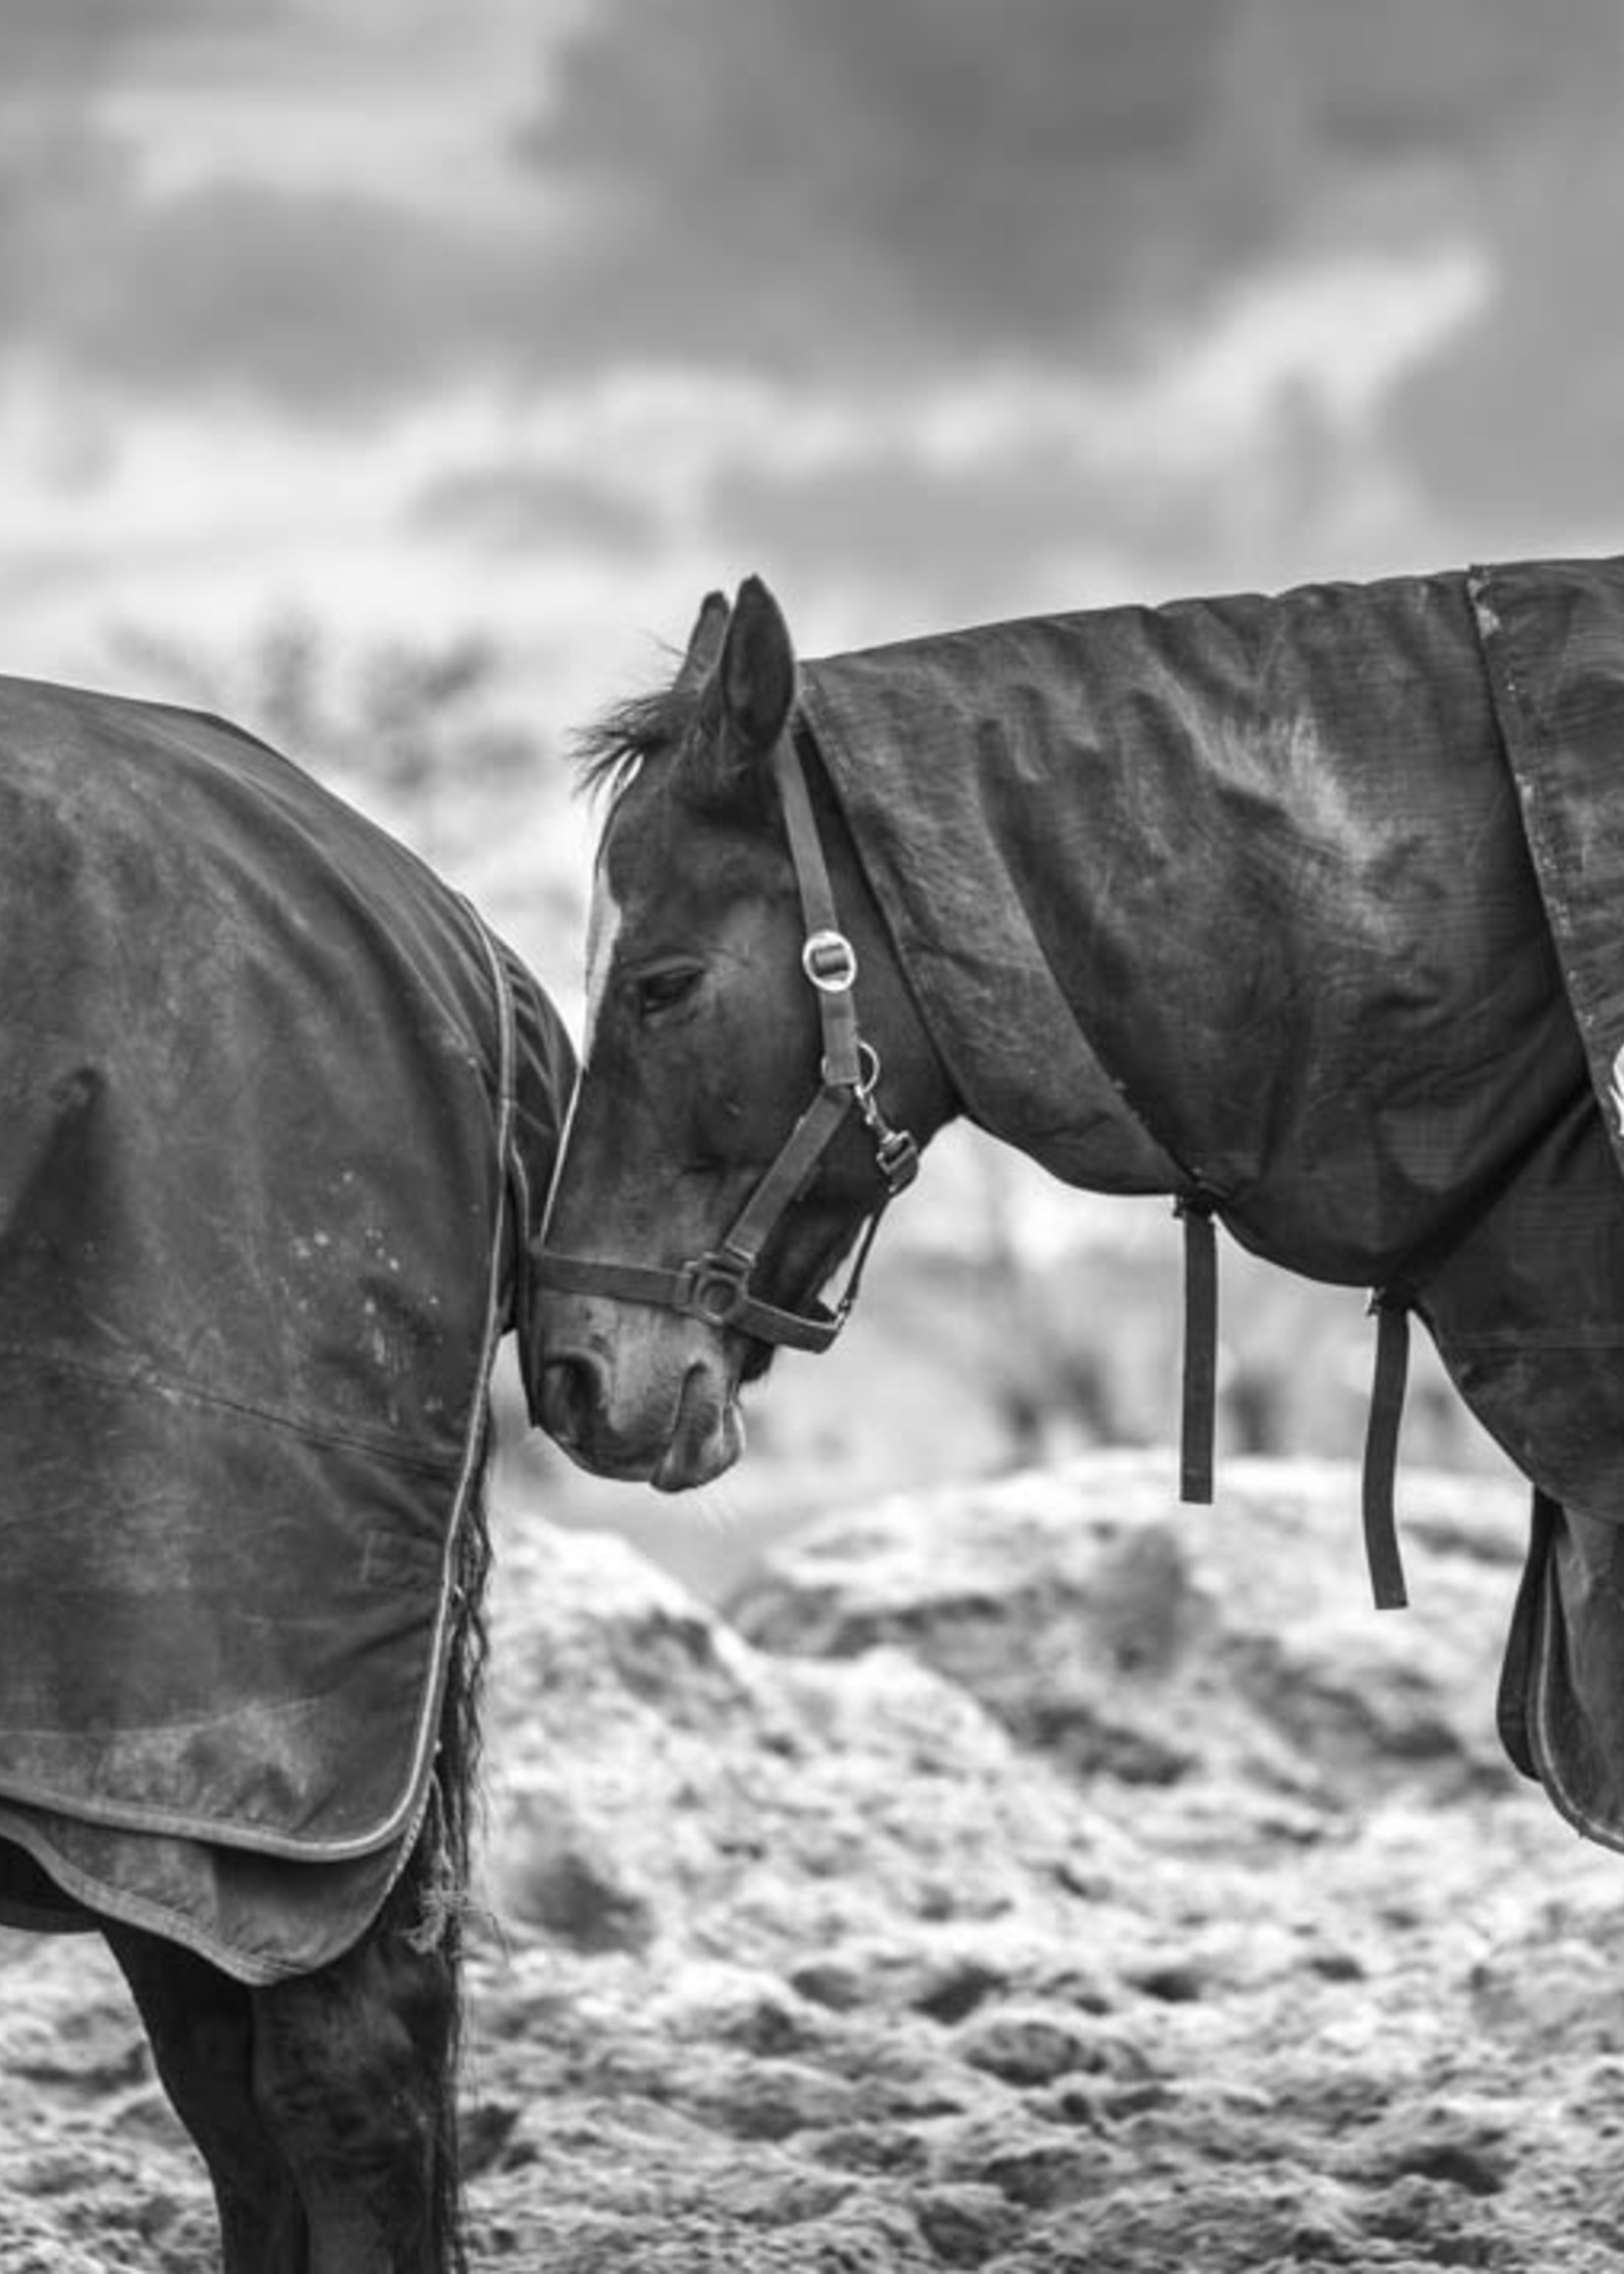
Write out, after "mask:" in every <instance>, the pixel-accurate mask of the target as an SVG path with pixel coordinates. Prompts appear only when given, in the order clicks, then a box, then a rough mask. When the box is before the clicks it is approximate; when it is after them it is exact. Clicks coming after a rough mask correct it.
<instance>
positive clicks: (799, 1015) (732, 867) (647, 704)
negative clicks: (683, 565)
mask: <svg viewBox="0 0 1624 2274" xmlns="http://www.w3.org/2000/svg"><path fill="white" fill-rule="evenodd" d="M795 683H796V673H795V657H794V651H793V648H792V646H791V644H790V639H789V634H788V631H787V629H786V628H785V625H784V621H783V616H782V614H781V613H780V612H779V609H778V606H777V604H776V602H775V601H774V599H773V597H772V595H771V594H770V593H769V592H768V590H767V588H766V586H765V585H764V584H762V583H761V582H760V581H759V580H757V579H755V578H749V579H747V580H746V581H745V583H744V584H742V585H741V586H740V588H739V591H738V595H737V598H736V600H735V602H734V604H733V606H732V607H731V608H730V609H729V607H728V606H727V604H726V602H725V600H724V599H723V597H722V596H721V595H720V594H713V595H712V596H711V597H710V598H709V599H708V600H707V601H706V603H705V605H704V608H703V609H702V611H701V612H700V616H699V620H698V622H697V624H696V625H695V628H694V632H693V636H692V639H691V641H690V643H689V647H688V651H687V655H686V657H685V659H684V661H683V664H682V667H681V670H680V671H678V673H677V676H676V679H675V681H674V683H673V684H672V685H671V686H670V687H669V688H667V690H665V691H664V692H663V693H661V694H659V695H656V696H654V697H652V698H649V699H646V700H644V701H641V702H637V703H633V704H630V705H626V706H623V707H622V708H621V709H620V710H618V711H617V712H615V713H614V714H613V715H611V717H610V718H609V719H608V720H606V721H605V722H604V723H603V725H602V726H601V727H600V728H599V729H595V730H594V732H593V733H592V734H591V735H590V736H589V737H588V738H587V740H586V745H585V757H586V765H587V771H588V774H589V777H590V778H592V779H593V780H594V781H596V782H597V783H599V784H601V785H603V786H605V787H608V789H609V797H610V801H609V812H608V816H607V820H606V823H605V827H604V831H603V835H602V839H601V842H600V845H599V848H598V853H597V859H596V864H595V873H594V888H593V900H592V909H591V916H590V920H589V926H588V944H587V1010H586V1031H585V1036H584V1046H583V1054H582V1072H581V1079H580V1084H579V1088H578V1090H577V1093H576V1098H575V1104H574V1109H573V1113H572V1116H571V1120H570V1126H569V1133H568V1137H567V1141H566V1144H565V1147H564V1153H563V1158H562V1163H561V1166H560V1169H559V1173H558V1178H557V1182H556V1185H555V1188H554V1192H553V1195H552V1200H551V1207H550V1211H549V1217H548V1225H547V1230H546V1233H545V1236H544V1241H543V1244H542V1247H541V1250H540V1253H539V1254H538V1255H537V1256H536V1257H535V1278H536V1282H537V1286H538V1290H539V1292H538V1296H537V1306H536V1313H535V1320H534V1327H535V1331H534V1334H533V1336H532V1338H531V1350H532V1354H533V1355H532V1371H531V1381H530V1393H531V1399H532V1404H533V1407H534V1410H535V1413H536V1416H537V1419H538V1420H539V1421H540V1422H541V1423H542V1425H543V1426H544V1427H545V1428H546V1429H548V1430H549V1431H550V1432H551V1435H552V1436H554V1437H555V1438H556V1439H557V1441H558V1442H559V1443H560V1444H561V1445H563V1446H564V1448H565V1449H566V1450H567V1451H568V1452H569V1453H570V1454H571V1455H572V1456H573V1457H574V1458H575V1459H576V1460H577V1461H579V1462H580V1463H581V1464H582V1466H583V1467H586V1468H589V1469H592V1470H595V1471H597V1472H598V1473H600V1474H602V1475H607V1476H614V1477H621V1478H628V1479H637V1480H646V1481H648V1482H650V1483H652V1484H654V1485H656V1486H658V1487H661V1488H662V1489H664V1490H667V1491H674V1490H679V1489H682V1488H684V1487H688V1486H691V1485H699V1484H704V1483H707V1482H708V1481H709V1480H710V1479H711V1478H713V1477H716V1476H718V1475H720V1474H721V1473H722V1471H723V1470H725V1469H726V1468H727V1467H729V1466H730V1464H731V1463H732V1462H733V1461H734V1460H735V1459H736V1458H737V1456H738V1454H739V1452H740V1451H741V1449H742V1445H743V1424H742V1420H741V1417H740V1413H739V1406H738V1393H739V1389H740V1386H741V1385H742V1384H743V1383H744V1382H746V1381H748V1380H751V1379H753V1378H755V1377H756V1376H758V1375H759V1374H761V1373H763V1372H764V1371H765V1370H766V1369H767V1367H768V1365H769V1364H770V1362H771V1359H772V1356H773V1352H774V1348H775V1346H776V1345H777V1344H778V1343H779V1342H783V1341H787V1342H790V1343H792V1344H798V1345H799V1346H801V1347H804V1348H821V1347H823V1346H824V1345H825V1344H826V1343H827V1341H828V1340H830V1339H831V1338H832V1336H833V1333H834V1331H835V1329H836V1327H837V1326H838V1324H839V1322H840V1320H841V1317H843V1311H844V1306H842V1307H841V1308H840V1309H838V1310H837V1311H836V1312H829V1311H826V1310H824V1309H823V1307H822V1306H821V1305H820V1304H818V1302H817V1301H816V1298H817V1296H818V1294H819V1291H820V1290H821V1289H822V1288H823V1287H824V1286H825V1285H826V1284H827V1283H828V1281H829V1280H830V1279H831V1277H832V1276H833V1275H834V1273H835V1272H836V1271H837V1270H838V1269H839V1268H840V1266H841V1263H842V1261H844V1260H845V1259H847V1258H848V1257H849V1256H850V1255H851V1254H852V1252H853V1250H854V1249H856V1250H859V1255H860V1245H859V1244H860V1243H864V1242H865V1238H866V1232H867V1231H869V1230H871V1229H872V1225H873V1222H874V1221H875V1220H877V1214H878V1211H879V1210H880V1209H881V1208H882V1207H883V1206H884V1204H885V1202H886V1200H887V1198H888V1197H889V1195H890V1193H891V1191H892V1190H894V1189H896V1188H897V1187H898V1186H899V1183H900V1182H901V1181H903V1179H904V1178H905V1176H906V1175H907V1174H908V1173H910V1172H911V1164H912V1160H913V1158H914V1156H915V1153H916V1147H917V1144H919V1143H923V1142H924V1141H925V1140H926V1139H927V1138H928V1137H930V1136H931V1135H932V1134H933V1133H934V1132H935V1130H937V1129H938V1128H939V1127H940V1126H941V1124H942V1123H943V1122H944V1121H945V1120H947V1119H948V1118H949V1117H950V1116H951V1114H952V1113H953V1112H954V1111H955V1101H954V1097H953V1094H952V1090H951V1088H950V1085H949V1082H948V1079H947V1077H946V1074H945V1073H944V1070H943V1068H942V1064H941V1062H940V1060H939V1058H938V1056H937V1054H936V1051H935V1049H934V1047H933V1046H932V1044H931V1042H930V1039H929V1037H928V1035H927V1034H926V1031H925V1028H924V1026H923V1024H922V1022H921V1020H920V1018H919V1015H918V1012H917V1010H916V1009H915V1007H914V1004H913V1000H912V997H911V995H910V994H909V991H908V988H907V986H906V984H905V982H904V980H903V977H902V973H901V970H900V968H899V963H898V961H897V956H896V952H895V950H894V948H893V946H892V943H891V941H890V939H889V937H888V934H887V931H886V928H885V924H884V922H883V919H882V917H881V914H880V910H879V907H878V905H877V904H876V903H875V900H874V897H873V894H872V892H871V890H870V888H869V887H868V885H867V883H866V882H865V880H864V878H863V874H862V870H861V867H860V865H859V862H858V859H857V855H856V849H855V846H854V845H853V843H852V841H851V838H850V835H849V832H848V831H847V829H846V827H845V825H844V823H843V821H842V820H841V816H840V813H839V810H838V808H837V806H836V804H835V801H834V797H833V794H832V792H831V791H830V789H829V787H828V786H827V784H826V783H825V781H824V780H823V778H822V775H821V772H820V770H819V769H818V768H817V767H816V766H815V765H813V766H811V767H809V768H807V767H805V765H804V758H803V755H802V753H801V751H799V750H798V749H797V742H798V741H800V740H801V739H802V738H801V737H798V736H797V731H796V722H795ZM809 872H818V873H816V874H812V875H811V877H810V882H809ZM820 875H821V880H822V881H821V883H820V882H819V876H820ZM904 1133H912V1135H911V1137H909V1136H908V1135H906V1134H904ZM849 1292H850V1290H848V1293H849Z"/></svg>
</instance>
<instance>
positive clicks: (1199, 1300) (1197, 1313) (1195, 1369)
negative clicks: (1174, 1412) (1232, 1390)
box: [1173, 1192, 1218, 1503]
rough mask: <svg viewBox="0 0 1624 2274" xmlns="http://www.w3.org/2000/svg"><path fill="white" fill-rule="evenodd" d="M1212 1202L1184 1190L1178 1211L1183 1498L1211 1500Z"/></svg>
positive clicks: (1214, 1407) (1214, 1405) (1214, 1401)
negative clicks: (1182, 1346) (1181, 1229)
mask: <svg viewBox="0 0 1624 2274" xmlns="http://www.w3.org/2000/svg"><path fill="white" fill-rule="evenodd" d="M1212 1208H1213V1203H1212V1201H1211V1200H1210V1199H1209V1198H1208V1196H1207V1195H1206V1194H1205V1193H1201V1192H1189V1193H1182V1194H1181V1195H1179V1197H1178V1199H1177V1200H1176V1201H1175V1202H1174V1204H1173V1212H1174V1214H1175V1215H1176V1216H1177V1217H1178V1218H1179V1219H1180V1221H1181V1222H1182V1223H1183V1225H1184V1228H1185V1373H1184V1410H1183V1414H1182V1417H1181V1423H1180V1451H1179V1497H1180V1499H1181V1500H1194V1501H1200V1502H1203V1503H1205V1502H1210V1500H1211V1498H1212V1445H1213V1432H1214V1427H1215V1423H1216V1417H1217V1411H1218V1243H1217V1238H1216V1236H1215V1234H1214V1230H1213V1223H1212Z"/></svg>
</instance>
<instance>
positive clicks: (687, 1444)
mask: <svg viewBox="0 0 1624 2274" xmlns="http://www.w3.org/2000/svg"><path fill="white" fill-rule="evenodd" d="M626 1359H627V1354H626V1352H625V1350H624V1347H623V1346H622V1348H621V1349H620V1350H619V1351H617V1353H616V1360H615V1361H614V1362H611V1361H609V1360H606V1359H605V1358H603V1357H601V1356H599V1355H597V1354H596V1353H592V1352H587V1351H584V1350H558V1351H556V1352H555V1353H554V1354H553V1355H551V1356H550V1357H548V1358H546V1359H545V1360H544V1361H543V1364H542V1366H541V1368H540V1370H539V1372H538V1376H537V1379H536V1382H535V1386H534V1393H533V1404H534V1413H535V1419H536V1420H537V1421H538V1422H539V1423H540V1424H541V1426H542V1428H543V1429H546V1431H547V1432H548V1434H549V1436H551V1437H552V1438H553V1439H554V1440H555V1442H556V1443H558V1444H559V1445H561V1446H562V1447H563V1449H564V1451H565V1452H566V1453H567V1454H568V1455H569V1457H570V1459H571V1460H572V1461H574V1462H575V1463H576V1464H577V1465H578V1466H579V1467H580V1468H583V1469H587V1470H589V1471H591V1473H592V1474H593V1475H594V1476H598V1477H609V1478H613V1479H616V1480H618V1481H620V1482H622V1483H626V1484H639V1485H652V1486H653V1487H655V1489H656V1490H657V1491H661V1492H685V1491H688V1490H689V1489H691V1488H692V1487H695V1486H698V1485H708V1484H710V1483H711V1482H712V1481H713V1480H714V1479H715V1478H717V1477H720V1476H722V1475H723V1473H724V1472H725V1470H727V1469H730V1468H731V1467H732V1465H733V1463H734V1462H735V1461H736V1460H737V1459H738V1457H739V1455H740V1453H741V1452H742V1451H743V1449H744V1421H743V1417H742V1415H741V1414H740V1412H739V1410H738V1401H737V1396H736V1394H735V1385H734V1384H733V1383H732V1381H731V1380H730V1379H729V1377H728V1375H727V1373H726V1371H725V1368H724V1367H723V1365H722V1364H721V1362H720V1359H717V1360H711V1359H709V1358H695V1359H691V1360H690V1361H689V1363H688V1364H687V1365H686V1366H685V1367H680V1368H674V1369H673V1368H671V1367H670V1366H668V1365H667V1366H660V1367H653V1368H650V1369H648V1370H646V1371H642V1370H639V1369H637V1368H636V1366H635V1365H628V1364H627V1363H626ZM640 1372H641V1373H642V1378H639V1376H640Z"/></svg>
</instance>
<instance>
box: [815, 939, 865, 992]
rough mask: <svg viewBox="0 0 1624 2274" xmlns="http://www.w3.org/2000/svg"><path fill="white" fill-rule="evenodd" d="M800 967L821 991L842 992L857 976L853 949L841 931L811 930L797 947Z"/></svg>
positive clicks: (845, 990)
mask: <svg viewBox="0 0 1624 2274" xmlns="http://www.w3.org/2000/svg"><path fill="white" fill-rule="evenodd" d="M801 969H802V970H803V971H804V972H805V973H806V975H807V977H808V978H809V979H810V980H811V982H812V984H813V986H814V987H816V988H817V990H818V992H819V993H820V994H822V995H844V994H847V993H849V992H850V990H851V988H852V986H853V985H854V984H855V982H856V978H857V951H856V949H855V948H854V947H853V946H852V945H851V942H850V941H849V940H848V939H847V938H846V936H845V934H844V932H828V931H825V932H813V933H812V934H810V936H809V937H808V939H807V940H806V942H805V945H804V946H803V947H802V949H801Z"/></svg>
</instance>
